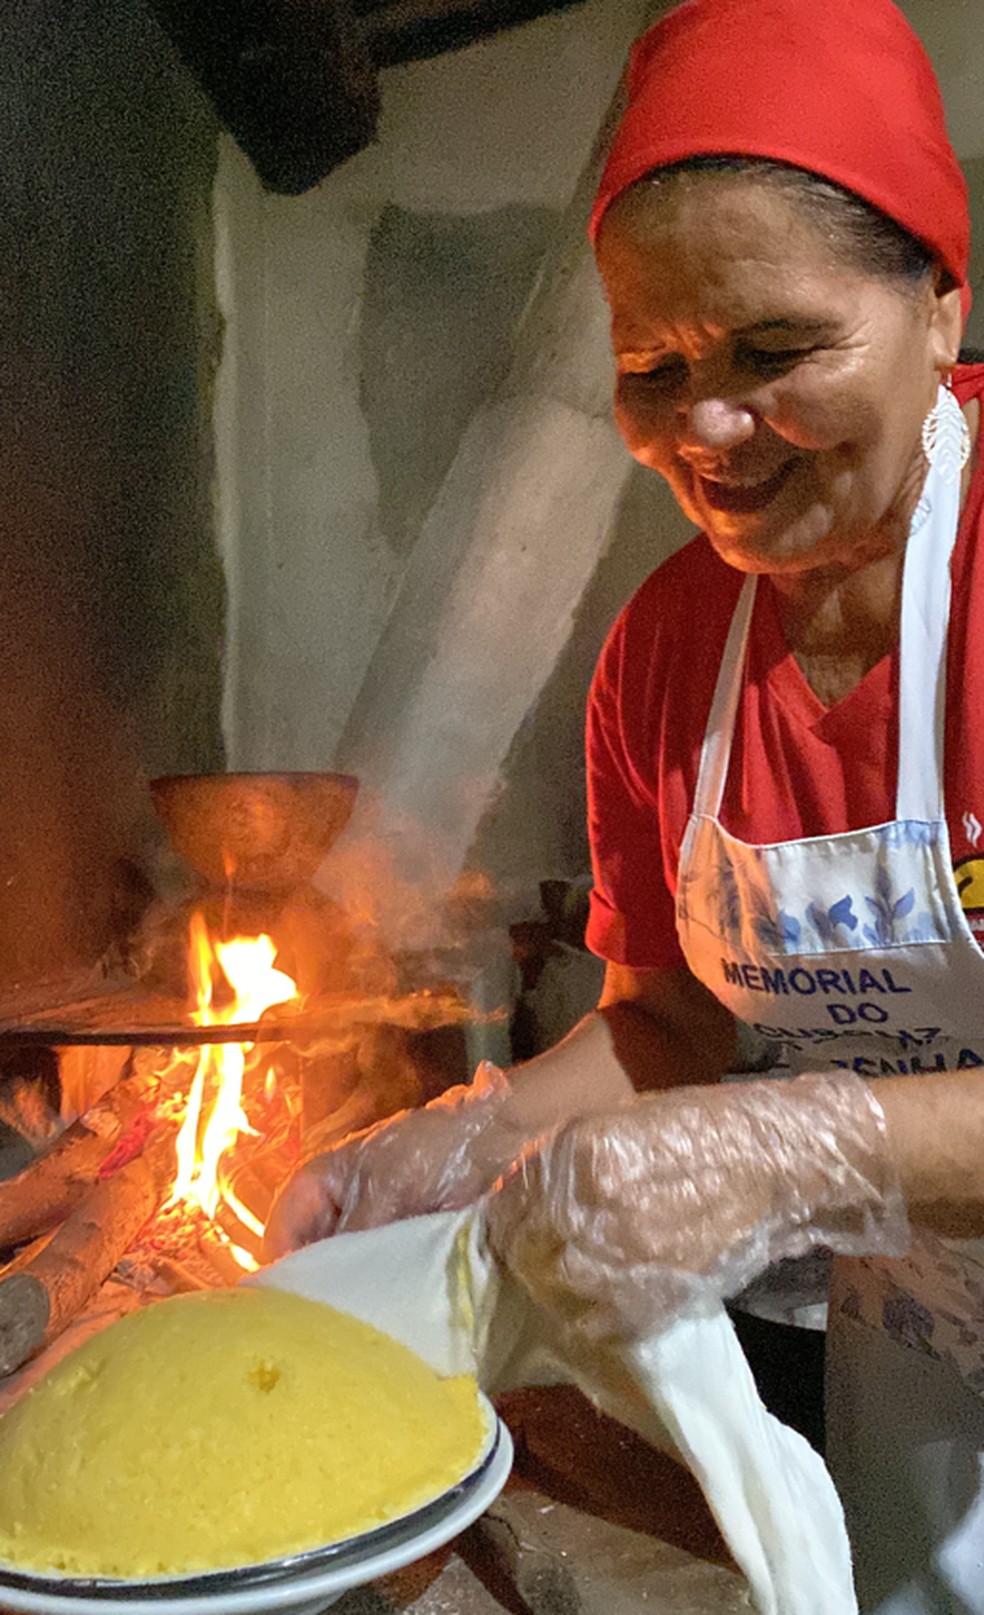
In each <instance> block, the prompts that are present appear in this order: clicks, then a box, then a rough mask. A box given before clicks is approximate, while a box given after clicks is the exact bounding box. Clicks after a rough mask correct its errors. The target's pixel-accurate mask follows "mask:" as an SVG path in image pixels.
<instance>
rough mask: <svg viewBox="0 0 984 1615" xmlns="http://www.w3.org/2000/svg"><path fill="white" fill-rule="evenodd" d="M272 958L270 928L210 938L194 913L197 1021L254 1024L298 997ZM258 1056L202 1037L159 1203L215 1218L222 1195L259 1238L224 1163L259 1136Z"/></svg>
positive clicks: (242, 1255)
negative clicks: (252, 1115)
mask: <svg viewBox="0 0 984 1615" xmlns="http://www.w3.org/2000/svg"><path fill="white" fill-rule="evenodd" d="M275 958H276V948H275V946H274V943H273V941H272V939H271V938H270V937H269V936H266V935H263V934H261V935H260V936H253V937H247V936H237V937H233V938H232V939H231V940H229V941H227V942H222V941H218V940H215V941H213V940H212V939H211V938H210V936H209V933H208V929H207V927H206V924H205V920H204V917H203V916H202V915H201V914H200V913H195V914H193V915H192V918H191V922H190V927H189V964H190V969H191V974H192V982H193V989H194V997H195V1006H196V1007H195V1010H194V1013H193V1016H192V1019H193V1020H194V1022H195V1024H196V1025H197V1026H235V1025H240V1024H242V1025H249V1024H254V1023H255V1022H257V1021H258V1020H259V1019H260V1017H261V1016H262V1015H263V1014H264V1013H265V1012H266V1011H267V1010H268V1009H272V1008H273V1006H274V1005H276V1004H285V1003H290V1002H293V1001H296V1000H297V998H298V993H297V987H296V985H295V983H294V982H293V980H292V979H291V977H290V976H288V975H287V974H286V973H285V972H284V971H282V970H277V969H276V968H275V965H274V960H275ZM230 994H231V996H230ZM256 1056H257V1050H256V1046H255V1045H253V1044H251V1043H205V1044H203V1045H202V1046H201V1048H200V1049H199V1050H198V1052H197V1058H196V1062H195V1070H194V1075H193V1076H192V1080H191V1086H190V1089H189V1090H188V1092H187V1094H186V1096H184V1100H185V1112H184V1119H183V1120H182V1122H181V1126H180V1129H179V1132H178V1136H177V1140H176V1145H175V1151H176V1156H177V1175H176V1177H175V1181H174V1187H173V1189H172V1190H171V1194H170V1195H169V1197H168V1200H167V1201H166V1203H165V1208H164V1209H165V1210H167V1209H168V1208H169V1207H171V1206H175V1205H181V1204H183V1205H184V1206H185V1207H186V1208H187V1209H188V1210H191V1211H194V1210H195V1209H198V1210H200V1211H201V1212H203V1213H204V1215H205V1216H206V1217H209V1218H214V1217H215V1215H216V1212H217V1211H218V1209H219V1205H220V1202H223V1201H224V1203H225V1204H226V1206H228V1207H229V1209H230V1210H231V1211H232V1213H233V1214H234V1215H235V1216H236V1217H237V1218H238V1219H239V1221H240V1222H241V1223H242V1224H243V1226H244V1227H245V1228H247V1229H248V1230H249V1231H250V1232H251V1233H252V1234H254V1235H255V1237H256V1238H257V1239H260V1238H262V1236H263V1223H262V1222H261V1221H260V1220H259V1218H258V1217H257V1216H256V1215H255V1213H254V1212H253V1211H252V1210H251V1209H250V1208H249V1207H248V1206H246V1205H245V1204H244V1203H243V1202H242V1200H241V1199H240V1198H239V1197H238V1196H237V1195H236V1193H235V1190H234V1188H233V1186H232V1179H231V1175H230V1173H229V1172H228V1170H226V1171H225V1172H224V1171H223V1165H224V1164H225V1166H226V1167H228V1165H229V1157H230V1154H231V1152H233V1151H234V1150H235V1148H236V1145H237V1143H238V1141H239V1139H240V1137H241V1136H243V1135H247V1136H249V1137H256V1136H257V1129H256V1128H255V1127H254V1126H253V1125H252V1124H251V1122H250V1119H249V1117H248V1115H247V1114H246V1111H245V1109H244V1098H245V1095H244V1081H245V1077H246V1072H247V1067H250V1068H252V1066H253V1065H255V1062H256ZM260 1058H261V1059H262V1058H263V1056H262V1053H261V1055H260ZM265 1064H266V1070H265V1075H264V1077H263V1094H264V1097H265V1098H266V1099H267V1101H270V1100H271V1099H272V1097H273V1095H274V1092H275V1090H276V1084H277V1071H276V1066H275V1064H274V1063H271V1062H270V1061H269V1060H268V1059H267V1060H266V1061H265ZM178 1097H179V1098H180V1096H178ZM229 1247H230V1249H231V1251H232V1253H233V1255H234V1256H235V1258H236V1260H237V1261H239V1263H240V1265H241V1266H243V1267H244V1268H255V1267H256V1265H257V1264H256V1260H255V1258H254V1257H253V1256H252V1255H251V1254H250V1253H249V1252H248V1251H246V1250H243V1249H242V1247H241V1246H239V1245H237V1244H235V1243H234V1242H233V1241H231V1240H230V1241H229Z"/></svg>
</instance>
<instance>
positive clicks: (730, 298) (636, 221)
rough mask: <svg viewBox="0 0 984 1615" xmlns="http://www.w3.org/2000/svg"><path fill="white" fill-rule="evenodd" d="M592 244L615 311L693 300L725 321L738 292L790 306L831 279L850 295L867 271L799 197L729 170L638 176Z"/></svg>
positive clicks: (829, 288) (823, 287) (829, 287)
mask: <svg viewBox="0 0 984 1615" xmlns="http://www.w3.org/2000/svg"><path fill="white" fill-rule="evenodd" d="M596 251H597V258H598V267H599V269H600V271H601V275H602V280H603V282H604V285H605V291H606V295H607V297H608V300H609V303H610V304H611V305H612V308H613V312H618V311H619V310H620V309H626V310H627V309H630V308H635V307H638V306H640V305H642V306H645V307H647V308H652V307H654V306H657V307H658V306H663V307H665V308H666V310H667V312H668V313H672V310H673V308H674V307H675V305H676V304H678V303H679V302H681V301H682V302H684V303H685V304H692V303H693V302H694V300H695V299H696V300H699V301H700V302H701V303H702V304H704V305H705V307H706V308H707V309H708V311H711V310H713V311H714V317H715V318H717V319H720V320H725V319H727V318H728V315H729V308H730V304H731V303H732V302H734V301H735V300H744V301H747V300H748V299H749V298H750V299H751V301H752V302H755V303H757V302H759V301H761V300H762V299H763V298H766V299H768V300H774V298H775V296H776V295H777V293H779V292H783V293H785V294H786V295H787V297H788V299H791V301H792V303H793V304H795V303H796V302H799V301H801V300H802V297H803V295H804V294H807V295H808V296H809V297H815V296H816V294H817V293H818V291H821V290H822V291H823V292H824V293H825V294H826V293H827V292H828V291H829V292H830V293H831V294H833V293H834V290H835V288H836V287H840V288H841V294H842V295H848V288H850V295H854V294H855V293H856V291H857V284H856V283H857V281H858V280H859V279H863V278H865V277H864V276H863V273H862V272H860V271H858V269H857V268H856V267H855V266H852V265H850V264H848V263H847V262H845V260H844V257H843V255H842V254H841V253H839V252H838V250H837V245H836V243H834V242H833V241H832V240H831V238H830V236H829V234H828V233H827V232H825V231H824V230H823V229H822V228H821V227H820V226H819V225H818V224H817V223H816V222H815V221H814V219H813V218H812V217H811V215H810V213H809V210H808V208H807V207H806V206H805V205H804V204H803V203H802V202H801V201H800V200H799V199H798V198H797V197H795V196H789V195H787V194H785V193H784V192H782V191H777V190H776V189H775V188H774V187H773V186H771V185H769V184H767V183H765V182H763V181H762V180H761V179H755V178H752V177H748V176H740V175H732V174H723V175H720V174H710V175H709V174H700V175H694V174H679V173H674V174H672V175H669V176H657V177H656V179H655V180H653V181H649V180H643V181H641V182H639V183H638V184H637V185H634V186H632V187H631V188H630V189H629V190H627V191H625V192H624V193H623V194H622V196H620V197H619V198H618V200H617V201H616V202H614V203H613V204H612V206H611V208H610V209H609V212H608V215H607V216H606V218H605V220H604V222H603V224H602V228H601V230H600V232H599V235H598V240H597V244H596ZM759 293H761V297H760V296H759Z"/></svg>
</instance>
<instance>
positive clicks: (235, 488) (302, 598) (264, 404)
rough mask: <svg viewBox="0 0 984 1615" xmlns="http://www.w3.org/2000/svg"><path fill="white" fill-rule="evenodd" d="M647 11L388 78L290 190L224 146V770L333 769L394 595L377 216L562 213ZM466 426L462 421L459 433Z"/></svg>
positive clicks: (544, 31) (582, 17) (543, 26)
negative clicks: (367, 266)
mask: <svg viewBox="0 0 984 1615" xmlns="http://www.w3.org/2000/svg"><path fill="white" fill-rule="evenodd" d="M639 15H640V6H639V0H588V3H587V4H585V5H583V6H581V7H579V8H577V9H575V10H572V11H571V12H568V13H565V14H563V15H560V16H555V17H550V18H545V19H543V20H541V21H539V22H536V23H532V24H529V25H527V26H525V27H523V28H521V29H517V30H515V31H513V32H510V33H507V34H504V35H501V36H499V37H498V38H496V39H493V40H489V41H484V42H482V43H480V44H477V45H475V46H472V47H470V48H469V49H467V50H464V51H460V52H456V53H454V54H451V55H447V56H443V57H439V58H436V59H435V60H432V61H428V62H421V63H416V64H412V65H410V66H407V67H402V68H397V69H392V70H390V71H388V72H387V73H385V74H384V75H383V80H382V95H383V117H382V124H381V130H380V139H379V141H378V142H377V144H376V145H375V146H374V147H373V148H372V149H371V150H369V151H367V152H365V153H362V154H361V155H360V156H358V157H357V158H355V159H354V160H353V161H352V162H350V163H348V164H346V165H345V166H344V167H343V168H342V169H340V170H338V171H337V172H336V173H335V174H333V175H332V176H330V178H329V179H328V180H327V181H326V182H325V184H324V185H322V186H321V187H320V188H319V189H318V190H317V191H316V192H314V193H311V194H309V195H308V196H306V197H302V198H289V199H287V198H279V197H275V196H271V195H268V194H266V193H264V192H263V191H262V189H261V187H260V186H259V184H258V182H257V181H256V180H255V178H254V176H253V175H252V173H251V171H250V169H249V168H248V165H247V164H246V162H245V160H244V159H243V158H242V157H241V156H240V154H239V153H238V152H237V151H236V149H235V148H234V146H233V145H232V143H231V142H229V141H223V144H222V151H221V157H220V173H219V179H218V183H217V188H216V215H217V231H218V235H219V239H220V243H221V246H220V252H219V296H220V302H221V305H222V307H223V312H224V314H225V317H226V321H227V331H226V356H225V359H224V363H223V369H222V374H221V376H220V383H219V401H218V414H217V431H218V443H219V463H220V474H219V475H220V498H219V525H220V536H221V542H222V548H223V554H224V557H225V562H226V567H227V573H228V577H229V583H230V611H229V624H228V634H227V659H226V700H225V714H224V716H225V732H226V741H227V748H228V756H229V766H230V767H234V768H235V767H243V768H246V767H249V768H319V767H320V768H323V767H326V766H330V764H331V759H332V755H333V752H334V749H335V747H336V744H337V742H338V740H339V737H340V736H341V734H342V731H343V728H344V725H345V721H346V719H347V717H348V714H349V711H350V708H351V706H352V704H353V702H354V700H355V698H356V696H357V694H358V692H359V689H360V686H361V683H362V679H363V675H364V673H365V671H366V668H367V667H368V664H369V661H370V658H371V656H372V653H373V651H374V648H375V646H376V643H377V641H378V639H379V635H380V633H381V630H382V628H383V626H384V624H385V622H386V619H387V616H388V613H389V609H390V606H391V604H392V601H393V598H394V595H395V593H396V591H397V589H398V587H399V584H400V581H401V578H402V574H403V569H404V565H405V557H401V556H399V555H396V554H394V553H393V550H392V549H391V547H389V546H388V545H387V544H386V542H385V541H384V539H383V538H382V536H381V534H380V532H379V527H378V520H377V516H378V503H377V502H378V488H377V483H376V476H375V472H374V468H373V464H372V460H371V456H370V451H369V441H368V433H367V427H366V422H365V420H364V417H363V414H362V411H361V408H360V403H359V384H360V377H359V374H358V346H357V339H358V334H359V319H360V298H361V295H362V284H363V282H362V276H363V266H364V260H365V253H366V249H367V244H368V241H369V236H370V232H371V229H372V227H373V224H374V223H375V221H376V220H377V218H378V217H379V214H380V212H381V210H382V209H383V208H384V207H385V206H386V205H387V204H396V205H398V206H400V207H403V208H406V209H408V210H411V211H414V212H418V213H426V212H435V213H443V214H449V215H450V214H457V215H467V214H469V213H480V212H487V211H490V210H493V209H496V208H503V207H515V206H525V207H546V208H550V209H552V210H555V211H556V212H558V213H560V212H562V211H563V209H564V207H565V206H566V205H567V203H568V201H569V199H570V197H571V195H572V193H573V191H574V187H575V185H576V182H577V179H578V176H579V174H580V172H581V170H582V168H583V166H584V163H585V161H586V158H587V156H588V154H589V153H590V150H591V146H592V143H593V141H594V138H595V135H596V132H597V129H598V125H599V122H600V120H601V118H602V116H603V114H604V110H605V108H606V106H607V104H608V102H609V99H610V97H611V95H612V92H613V90H614V88H615V85H616V83H617V80H618V76H619V73H620V70H621V66H622V62H623V59H624V54H625V50H626V47H627V44H628V42H629V40H630V39H631V37H632V34H633V32H634V31H635V26H636V21H637V19H638V17H639ZM461 424H462V430H464V427H465V425H466V424H467V423H466V422H464V421H463V422H462V423H461Z"/></svg>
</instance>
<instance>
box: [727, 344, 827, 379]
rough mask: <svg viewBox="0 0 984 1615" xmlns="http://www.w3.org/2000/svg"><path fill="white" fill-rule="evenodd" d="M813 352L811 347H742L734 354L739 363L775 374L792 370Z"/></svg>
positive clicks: (765, 373) (762, 372) (761, 371)
mask: <svg viewBox="0 0 984 1615" xmlns="http://www.w3.org/2000/svg"><path fill="white" fill-rule="evenodd" d="M812 352H813V349H812V348H743V349H741V350H739V352H738V353H737V354H736V358H737V360H738V362H739V363H740V364H743V365H747V366H748V368H749V369H750V370H757V371H758V372H759V373H760V374H762V375H776V374H777V373H781V372H782V371H783V370H792V369H793V367H794V365H798V364H799V363H800V361H801V360H803V359H805V358H807V357H808V355H809V354H811V353H812Z"/></svg>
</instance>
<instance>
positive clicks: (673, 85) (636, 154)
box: [590, 0, 970, 300]
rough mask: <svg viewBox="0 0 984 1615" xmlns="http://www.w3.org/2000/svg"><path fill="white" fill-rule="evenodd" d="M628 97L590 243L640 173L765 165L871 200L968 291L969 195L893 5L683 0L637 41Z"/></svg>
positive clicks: (929, 83) (912, 40) (925, 60)
mask: <svg viewBox="0 0 984 1615" xmlns="http://www.w3.org/2000/svg"><path fill="white" fill-rule="evenodd" d="M627 87H628V105H627V107H626V110H625V113H624V115H623V117H622V121H621V123H620V124H619V126H618V128H617V130H616V132H615V138H614V141H613V143H612V147H611V151H610V153H609V157H608V161H607V163H606V165H605V169H604V172H603V174H602V177H601V185H600V187H599V190H598V195H597V198H596V200H595V205H594V209H593V211H592V215H591V226H590V234H591V239H592V240H594V239H595V236H596V234H597V231H598V226H599V225H600V223H601V219H602V215H603V214H604V212H605V209H606V208H607V207H608V206H609V204H610V203H611V202H613V201H614V199H615V197H616V196H618V195H619V193H620V192H621V191H624V190H625V189H626V187H627V186H629V185H631V184H633V182H634V181H635V180H637V179H641V178H642V176H643V175H644V174H647V173H649V172H650V170H651V169H654V168H661V167H663V166H664V165H665V164H667V163H676V162H681V161H683V160H684V159H685V158H688V157H698V156H710V155H715V154H717V155H743V156H749V157H771V158H773V159H774V160H776V161H778V162H783V163H791V164H793V165H794V166H795V167H797V168H806V169H810V170H812V171H813V172H814V173H816V174H820V175H822V176H823V177H824V178H826V179H830V180H834V181H835V183H836V184H838V185H842V186H844V187H845V189H847V190H849V191H854V192H856V193H857V195H858V196H861V197H863V198H864V199H865V200H866V201H868V202H871V203H873V204H874V206H875V207H877V208H880V209H881V211H882V212H883V213H887V214H888V215H889V217H890V218H892V219H894V220H895V221H896V223H897V224H900V225H902V227H903V228H904V229H906V230H908V231H909V232H910V234H911V235H914V236H918V238H919V239H920V240H921V241H923V242H924V243H925V245H926V246H927V247H928V248H929V249H930V251H931V252H932V253H933V254H934V256H935V257H936V258H937V259H939V260H940V262H941V263H943V264H944V265H945V266H946V268H947V269H948V270H949V271H950V273H951V274H952V275H953V277H954V279H955V280H956V281H957V283H958V285H960V286H961V287H963V288H966V282H967V261H968V257H969V252H970V219H969V215H968V210H967V186H966V183H965V181H964V177H963V174H962V173H961V171H960V166H959V164H958V162H957V159H956V156H955V155H954V152H953V148H952V147H951V145H950V141H949V138H948V136H947V132H946V122H945V118H944V112H943V103H942V100H941V97H940V91H939V86H938V85H937V82H936V78H935V76H934V73H933V69H932V66H931V64H930V61H929V57H928V56H927V55H926V52H925V50H924V49H923V47H922V45H921V43H920V42H919V40H918V39H917V38H916V35H915V34H914V33H913V31H912V29H911V28H910V27H909V24H908V23H907V22H906V20H905V18H904V17H903V16H902V13H901V12H900V11H899V10H898V9H897V7H896V6H894V5H893V4H892V3H891V0H686V3H685V4H684V5H681V6H678V7H677V9H676V10H674V11H672V12H670V13H669V15H668V16H666V17H664V18H663V20H662V21H661V22H658V23H656V25H655V27H653V28H650V29H649V31H648V33H645V34H643V36H642V38H641V39H639V40H637V41H636V44H635V45H634V46H633V49H632V55H631V57H630V60H629V69H628V86H627ZM965 300H966V293H965Z"/></svg>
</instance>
